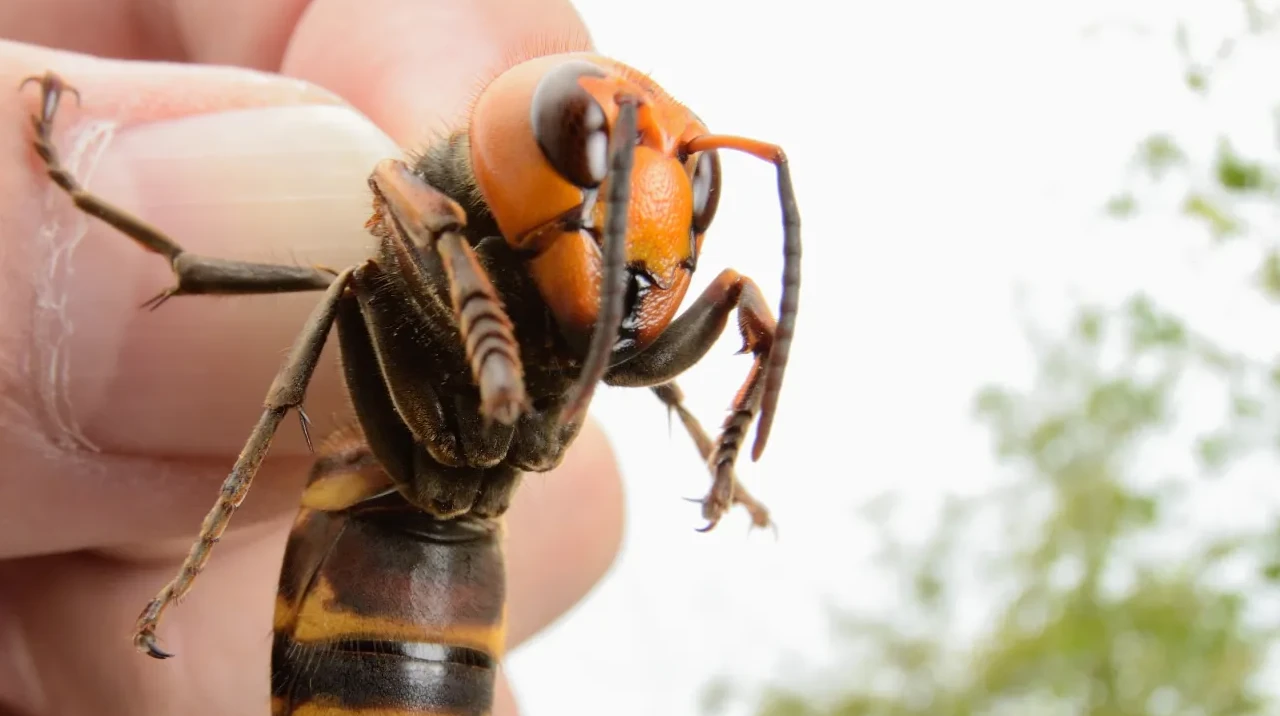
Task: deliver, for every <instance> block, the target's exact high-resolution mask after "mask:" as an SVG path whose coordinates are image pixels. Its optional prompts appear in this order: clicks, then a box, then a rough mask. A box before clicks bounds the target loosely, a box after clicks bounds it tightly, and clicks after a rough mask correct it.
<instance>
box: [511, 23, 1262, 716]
mask: <svg viewBox="0 0 1280 716" xmlns="http://www.w3.org/2000/svg"><path fill="white" fill-rule="evenodd" d="M577 5H578V7H579V8H580V11H581V13H582V15H583V17H584V19H585V20H586V22H587V25H588V27H589V28H591V31H592V33H593V36H594V39H595V41H596V44H597V47H598V48H599V49H600V51H601V52H603V53H605V54H609V55H612V56H614V57H616V58H618V59H620V60H622V61H624V62H627V63H628V64H631V65H633V66H635V67H637V68H638V69H640V70H642V71H645V72H648V73H650V74H651V75H652V76H653V77H654V78H655V79H656V80H658V81H659V82H660V83H662V84H663V85H664V86H665V87H666V88H667V89H669V90H670V91H671V92H672V93H673V94H674V95H675V96H676V97H677V98H678V99H680V100H681V101H683V102H685V103H686V104H688V105H690V106H691V107H692V109H693V110H694V111H695V112H697V113H698V115H699V116H701V117H702V119H703V120H705V121H706V122H707V123H708V124H709V125H710V126H711V128H712V130H713V131H720V132H725V133H732V134H742V135H747V136H753V137H758V138H761V139H765V140H768V141H772V142H776V143H779V144H781V145H783V146H784V147H785V148H786V150H787V152H788V154H789V156H790V158H791V161H792V168H793V175H794V178H795V184H796V189H797V192H798V197H799V202H800V208H801V213H802V216H803V220H804V239H805V255H804V290H803V298H802V302H801V307H802V313H801V319H800V323H799V328H798V333H797V338H796V342H795V345H794V354H793V355H794V357H793V361H792V363H791V367H790V370H789V372H788V374H787V380H788V382H787V387H786V391H785V393H784V398H783V400H782V403H781V412H780V416H779V420H778V422H777V424H776V425H775V427H774V432H773V436H772V439H771V443H770V446H769V449H768V451H767V452H766V454H765V456H764V458H763V459H762V460H761V461H760V462H759V463H755V464H752V463H750V462H749V460H744V464H743V465H742V466H741V467H740V469H739V474H740V476H741V478H742V479H743V481H744V483H745V484H746V485H747V486H748V487H749V489H751V490H752V491H754V493H755V494H756V495H757V496H758V497H760V498H761V499H762V500H764V501H765V502H766V503H767V504H768V505H769V506H770V507H771V508H772V510H773V514H774V516H775V518H776V520H777V522H778V524H779V529H780V532H779V539H777V540H776V541H775V540H774V538H773V537H772V536H771V535H769V534H767V533H755V534H751V535H748V533H747V523H746V520H745V519H744V517H743V516H742V515H739V514H735V515H734V516H733V517H731V518H729V519H726V520H725V521H724V522H723V523H722V524H721V525H720V526H719V527H718V528H717V529H716V530H715V531H714V532H713V533H711V534H708V535H703V534H698V533H695V532H694V528H695V527H697V526H699V525H700V524H701V523H700V521H699V518H698V512H697V506H696V505H693V504H691V503H688V502H685V501H683V500H682V499H681V498H683V497H687V496H690V497H691V496H699V495H701V494H702V493H703V491H704V490H705V488H706V484H707V478H706V476H705V474H704V472H703V468H702V466H701V465H700V463H699V461H698V459H697V457H696V455H695V454H694V450H693V447H692V444H691V443H690V442H689V441H688V440H687V438H685V437H684V435H683V434H682V433H681V432H680V429H679V426H678V425H677V426H676V429H675V430H673V431H672V432H671V437H668V430H667V423H666V418H665V415H664V413H663V411H662V410H661V409H660V407H659V406H658V405H657V403H656V401H654V400H653V398H652V397H651V396H650V395H648V394H647V392H645V391H622V390H605V391H604V392H603V393H602V394H599V397H598V398H597V400H596V402H595V404H594V406H593V411H594V412H595V414H596V415H597V416H598V417H599V418H601V420H602V421H603V422H604V424H605V426H606V428H607V430H608V431H609V434H610V437H611V439H612V441H613V442H614V445H615V446H616V449H617V451H618V453H619V456H620V459H621V461H622V466H623V470H624V479H625V481H626V485H627V490H628V521H629V523H628V532H627V536H626V541H625V544H624V548H623V553H622V556H621V558H620V560H619V561H618V563H617V564H616V565H615V567H614V570H613V571H612V573H611V574H610V575H609V576H608V577H607V578H606V579H605V581H604V583H603V584H601V585H600V586H599V588H598V589H597V590H596V591H595V592H594V593H593V594H592V595H591V596H590V597H589V598H588V599H587V600H586V601H585V602H583V603H582V604H580V605H579V607H578V608H576V609H575V610H574V611H573V612H571V613H570V615H569V616H568V617H567V618H565V619H563V620H562V621H561V622H559V623H558V624H557V625H555V626H554V627H552V628H551V629H549V630H548V631H547V632H545V633H544V634H543V635H541V636H540V637H539V638H537V639H535V640H534V641H532V642H530V643H529V644H528V645H527V646H525V647H524V648H522V649H520V650H518V651H516V652H514V653H513V654H512V655H511V656H510V658H509V661H508V664H507V668H508V673H509V674H510V675H511V677H512V679H513V683H514V685H515V688H516V690H517V693H518V695H519V697H520V700H521V703H522V705H523V708H524V712H525V714H526V715H527V716H565V715H568V714H602V713H607V714H611V715H614V716H633V715H634V716H641V715H643V716H652V715H653V714H671V715H673V716H677V715H682V714H694V713H696V712H697V698H698V692H699V689H700V688H701V687H702V686H703V685H704V684H706V683H707V682H708V681H710V680H711V679H712V678H715V677H718V676H723V675H729V676H733V677H735V678H737V679H739V680H740V681H741V682H742V684H743V685H744V686H745V687H748V688H750V687H751V686H753V685H756V686H758V685H759V683H760V679H770V678H774V677H782V676H784V675H790V674H793V673H799V667H800V665H802V664H803V663H808V660H813V661H815V662H820V661H821V659H822V657H823V656H824V654H825V653H826V652H827V649H828V647H829V641H828V624H827V622H826V612H825V611H824V610H825V608H826V605H827V604H828V603H836V604H841V605H844V606H854V607H859V606H864V607H869V606H877V605H883V604H884V602H885V600H887V599H889V598H890V597H891V593H890V592H889V590H888V586H887V585H884V584H879V583H877V582H876V581H875V580H874V579H872V578H871V576H870V573H869V572H868V571H867V570H866V569H865V567H866V561H867V558H868V556H869V553H870V551H871V550H872V549H873V548H874V543H873V541H872V539H871V536H872V533H871V532H870V529H869V527H867V526H866V525H865V524H860V523H859V522H857V521H856V518H855V514H854V512H855V509H856V508H857V507H858V506H859V505H861V504H863V503H864V502H866V501H867V500H868V499H869V498H871V497H874V496H876V495H878V494H880V493H881V492H883V491H885V490H894V491H895V492H897V493H898V494H900V495H903V496H904V498H905V499H906V501H907V504H908V507H909V508H910V509H909V511H908V512H909V515H908V516H909V517H910V516H914V519H919V520H922V521H927V520H929V519H930V515H931V513H930V511H931V510H932V509H934V508H935V507H936V505H937V503H938V500H939V499H940V497H941V496H942V494H943V493H944V491H959V492H969V491H976V490H977V489H980V488H981V487H983V486H984V485H986V484H989V481H990V479H991V478H992V477H993V476H994V474H995V466H994V463H993V461H992V458H991V457H990V450H989V443H988V439H987V435H986V433H985V432H984V430H983V429H981V428H980V427H979V426H977V425H976V424H975V423H974V422H973V420H972V418H971V415H972V409H971V406H972V396H973V393H974V391H975V390H977V389H978V388H979V387H980V386H981V385H982V384H983V383H986V382H989V381H1002V382H1019V381H1023V380H1025V379H1026V377H1027V376H1028V375H1029V372H1030V369H1031V362H1030V356H1029V353H1028V352H1027V350H1026V347H1025V343H1024V341H1023V339H1022V337H1021V334H1020V333H1019V331H1018V328H1017V325H1016V323H1015V313H1014V303H1015V287H1016V286H1017V285H1019V284H1025V285H1030V286H1031V287H1032V288H1033V289H1034V290H1035V292H1036V294H1037V295H1040V296H1048V297H1053V296H1055V295H1056V296H1060V297H1065V296H1067V295H1086V296H1102V297H1110V298H1120V297H1123V296H1125V295H1127V294H1128V293H1129V291H1130V290H1131V289H1133V288H1135V287H1137V286H1140V285H1141V286H1145V287H1148V288H1151V289H1153V290H1154V291H1156V292H1157V293H1158V294H1160V295H1161V296H1162V297H1163V298H1166V299H1168V300H1169V301H1171V302H1173V303H1174V305H1175V306H1176V307H1178V308H1179V309H1180V310H1185V311H1187V312H1190V313H1192V314H1193V315H1194V316H1196V317H1197V318H1201V319H1206V318H1207V319H1209V320H1210V321H1213V322H1214V325H1216V326H1217V327H1218V328H1219V329H1220V330H1222V331H1224V332H1226V333H1228V334H1230V336H1229V337H1231V338H1232V339H1233V340H1238V342H1240V341H1243V342H1244V343H1245V344H1246V345H1250V346H1253V347H1258V348H1261V349H1265V350H1271V349H1272V348H1273V347H1274V343H1275V342H1274V341H1266V342H1261V341H1263V339H1265V338H1266V336H1259V334H1260V333H1262V332H1260V331H1256V330H1252V331H1251V330H1249V326H1250V325H1252V326H1254V327H1255V328H1256V325H1257V324H1256V323H1252V324H1250V322H1249V320H1248V319H1247V317H1242V316H1241V315H1240V314H1239V313H1229V311H1239V310H1242V305H1241V303H1240V302H1239V301H1238V300H1237V298H1238V296H1239V295H1241V294H1240V293H1239V291H1236V292H1234V293H1233V290H1227V289H1226V288H1224V285H1223V282H1221V281H1219V283H1217V284H1215V283H1214V281H1215V280H1218V279H1215V278H1214V276H1224V275H1227V274H1230V272H1231V271H1233V270H1235V269H1238V268H1239V266H1242V265H1246V264H1247V262H1244V263H1240V262H1237V263H1236V264H1235V265H1234V266H1233V265H1226V266H1211V265H1206V262H1205V260H1204V257H1203V256H1200V255H1198V254H1195V253H1194V251H1193V250H1192V249H1191V248H1190V247H1193V246H1195V245H1197V242H1198V241H1199V240H1200V239H1199V235H1198V234H1196V233H1195V231H1194V227H1191V226H1189V222H1185V221H1175V220H1173V219H1169V220H1167V221H1164V222H1163V223H1161V221H1159V220H1154V221H1146V222H1140V223H1138V224H1131V225H1128V226H1125V225H1123V224H1120V225H1117V224H1115V223H1114V222H1109V221H1107V220H1106V219H1104V218H1103V215H1102V211H1101V207H1102V205H1103V203H1104V202H1105V201H1106V199H1107V198H1108V197H1109V196H1111V195H1112V193H1114V192H1115V191H1116V190H1118V189H1119V188H1121V186H1122V184H1123V181H1124V172H1125V165H1126V161H1127V160H1128V158H1129V157H1130V156H1132V152H1133V149H1134V147H1135V145H1136V143H1137V142H1138V141H1139V140H1141V139H1142V138H1144V137H1145V136H1147V135H1148V134H1150V133H1151V132H1153V131H1170V132H1174V133H1193V134H1194V133H1196V132H1199V131H1201V130H1203V129H1204V128H1205V127H1208V126H1210V125H1211V123H1214V122H1219V123H1220V122H1222V121H1223V118H1224V117H1226V118H1232V117H1238V118H1239V121H1237V122H1236V123H1235V125H1236V126H1235V127H1234V130H1235V131H1236V133H1237V136H1238V137H1241V138H1242V141H1244V142H1245V143H1246V144H1245V146H1244V148H1245V149H1249V148H1253V149H1259V150H1261V149H1264V148H1266V147H1269V146H1271V145H1270V144H1269V143H1270V142H1271V141H1273V137H1274V135H1273V134H1272V132H1273V131H1274V127H1272V126H1271V125H1270V124H1266V123H1261V124H1259V123H1258V122H1259V120H1263V119H1266V118H1267V117H1269V116H1270V115H1269V109H1268V107H1267V105H1266V104H1265V102H1269V101H1271V100H1272V99H1274V98H1275V96H1276V95H1275V92H1273V91H1270V90H1268V91H1266V92H1259V91H1256V90H1257V89H1258V88H1260V87H1270V85H1269V84H1268V83H1271V82H1274V74H1271V75H1268V74H1265V73H1263V72H1261V71H1260V70H1261V69H1262V68H1264V67H1265V66H1266V65H1268V64H1270V66H1271V67H1275V66H1280V64H1278V63H1276V62H1275V61H1274V59H1273V60H1272V61H1271V62H1269V63H1268V62H1263V61H1258V59H1257V58H1253V59H1240V60H1239V64H1240V65H1241V66H1242V67H1245V66H1252V67H1253V68H1255V70H1259V71H1258V72H1256V73H1255V74H1253V75H1248V74H1245V75H1239V76H1236V77H1234V78H1226V79H1223V80H1222V81H1223V83H1224V85H1223V86H1220V89H1221V90H1222V91H1223V92H1224V93H1225V97H1223V98H1220V99H1217V100H1215V103H1214V105H1213V106H1212V107H1211V108H1208V109H1206V108H1205V107H1202V106H1198V105H1194V104H1190V103H1188V99H1187V93H1186V92H1185V91H1184V90H1183V88H1182V87H1181V86H1180V84H1179V83H1180V79H1181V78H1180V70H1179V67H1180V65H1179V63H1178V59H1177V56H1176V54H1175V49H1174V45H1173V32H1174V25H1173V21H1174V19H1175V18H1177V17H1179V16H1182V17H1191V18H1194V19H1197V21H1198V22H1200V23H1201V24H1200V25H1199V27H1200V28H1201V29H1203V31H1204V32H1205V33H1206V34H1214V33H1217V32H1221V31H1222V30H1223V28H1224V27H1225V26H1226V24H1227V23H1230V22H1234V21H1235V20H1236V19H1237V18H1238V17H1239V15H1240V13H1239V12H1238V10H1237V7H1236V5H1235V3H1229V2H1228V3H1209V2H1198V3H1192V2H1173V1H1171V0H1148V1H1146V2H1140V1H1138V0H1087V1H1085V0H1080V1H1077V2H1071V3H1046V2H1025V0H1020V1H1019V0H1009V1H1003V2H1002V1H999V0H973V1H972V2H965V3H956V2H952V1H951V0H924V1H921V2H912V3H894V2H839V3H838V2H832V1H831V0H790V1H789V2H780V3H768V4H766V3H755V2H746V1H744V0H737V1H729V0H725V1H714V0H684V1H683V2H676V1H674V0H649V1H648V2H645V3H642V4H639V5H637V4H634V3H622V2H617V1H616V0H580V1H579V2H578V3H577ZM1249 142H1253V144H1252V145H1250V144H1248V143H1249ZM724 169H725V174H726V177H725V181H724V195H723V199H722V201H721V203H720V209H719V214H718V216H717V218H716V220H715V224H714V226H713V228H712V230H711V232H710V233H709V234H708V238H707V242H706V250H705V253H704V256H703V258H702V259H701V261H700V262H699V268H700V272H699V275H698V280H697V281H696V283H695V286H694V289H693V290H694V291H698V290H700V289H701V287H702V286H704V285H705V284H706V282H707V281H709V280H710V279H711V278H712V277H713V276H714V275H715V274H716V273H717V272H718V271H719V270H720V269H721V268H722V267H725V266H733V267H734V268H737V269H738V270H740V271H742V272H744V273H746V274H748V275H751V276H753V277H754V278H755V279H756V280H757V282H758V283H759V284H760V285H761V287H762V288H763V289H764V290H765V292H766V294H767V295H768V296H769V298H770V299H771V301H772V302H773V303H774V305H775V306H776V301H777V296H778V292H779V279H780V270H781V238H780V228H779V213H778V209H777V199H776V188H775V183H774V181H775V179H774V175H773V172H772V168H771V167H770V166H768V165H766V164H762V163H760V162H757V161H755V160H752V159H749V158H743V157H738V156H725V157H724ZM1237 258H1238V257H1237ZM1227 263H1228V264H1230V260H1227ZM1215 272H1216V273H1215ZM1067 289H1070V290H1071V291H1072V292H1074V293H1071V294H1069V293H1068V291H1067ZM691 295H692V294H691ZM1060 305H1065V304H1060ZM1229 315H1230V316H1234V317H1235V318H1232V319H1228V318H1227V317H1228V316H1229ZM737 340H738V339H737V337H736V336H732V335H729V336H726V338H725V339H724V340H723V341H722V342H721V344H720V346H719V348H718V349H717V351H716V352H713V353H712V354H711V356H710V357H709V358H708V359H707V360H706V361H705V362H704V363H703V364H702V365H700V366H699V367H697V368H695V369H694V371H693V372H692V373H691V374H689V375H688V377H686V378H685V380H684V381H683V384H684V387H685V391H686V393H687V394H688V396H689V401H690V403H691V405H692V407H693V408H694V410H695V411H696V412H697V413H698V415H699V416H700V417H701V418H702V420H703V421H704V422H705V423H707V424H708V425H709V426H710V427H715V426H717V425H718V424H719V421H720V420H721V419H722V417H723V415H724V410H725V408H726V407H727V406H728V404H729V401H730V399H731V398H732V396H733V394H734V392H735V391H736V390H737V387H738V385H739V382H740V381H741V379H742V377H743V376H744V375H745V371H746V370H747V368H748V359H747V358H746V357H742V356H733V355H732V353H733V351H734V350H736V349H737V347H738V345H739V344H738V343H737ZM540 479H543V478H540V477H539V476H530V477H529V478H528V479H527V481H526V483H525V486H524V487H523V488H522V489H526V490H536V489H538V485H539V480H540ZM1258 484H1261V483H1258ZM1256 486H1257V485H1256V484H1255V487H1256ZM1266 494H1268V495H1269V496H1270V498H1271V499H1270V501H1269V502H1267V501H1264V500H1254V499H1252V498H1251V499H1250V500H1246V501H1244V502H1241V501H1240V500H1239V493H1238V492H1237V493H1235V495H1236V499H1235V500H1234V502H1233V503H1224V506H1225V505H1227V504H1232V507H1231V515H1232V519H1235V520H1237V521H1242V520H1248V519H1251V518H1257V519H1262V518H1264V517H1266V516H1267V514H1268V513H1267V509H1268V508H1270V509H1274V505H1275V504H1276V500H1275V499H1274V498H1275V490H1274V488H1272V489H1270V491H1269V492H1267V493H1266ZM1228 497H1229V496H1228ZM1250 506H1253V507H1254V509H1253V510H1250V509H1249V508H1250ZM907 524H908V525H909V524H910V523H909V521H908V523H907ZM928 527H929V526H928V525H927V524H924V525H922V526H921V527H920V528H919V529H918V531H919V532H920V533H922V534H923V533H926V532H928ZM798 659H803V660H805V661H800V660H798Z"/></svg>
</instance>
